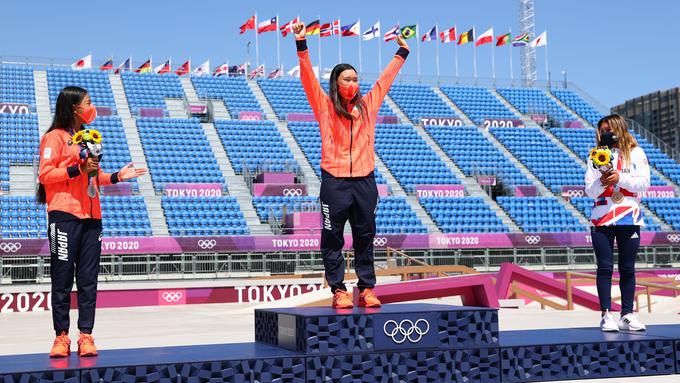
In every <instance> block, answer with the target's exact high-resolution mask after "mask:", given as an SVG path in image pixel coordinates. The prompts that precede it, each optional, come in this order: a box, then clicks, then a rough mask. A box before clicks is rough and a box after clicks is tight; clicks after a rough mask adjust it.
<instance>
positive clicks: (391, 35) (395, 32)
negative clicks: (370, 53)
mask: <svg viewBox="0 0 680 383" xmlns="http://www.w3.org/2000/svg"><path fill="white" fill-rule="evenodd" d="M400 34H401V29H399V24H397V25H395V26H394V27H392V29H390V30H389V31H387V33H385V36H383V40H385V42H387V41H392V40H396V38H397V37H399V35H400Z"/></svg>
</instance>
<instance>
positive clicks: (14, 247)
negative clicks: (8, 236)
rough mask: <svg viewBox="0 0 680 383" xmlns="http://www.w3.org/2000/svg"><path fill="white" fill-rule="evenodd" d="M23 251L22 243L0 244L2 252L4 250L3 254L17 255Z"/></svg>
mask: <svg viewBox="0 0 680 383" xmlns="http://www.w3.org/2000/svg"><path fill="white" fill-rule="evenodd" d="M19 249H21V243H20V242H3V243H0V250H2V252H3V253H16V252H17V251H19Z"/></svg>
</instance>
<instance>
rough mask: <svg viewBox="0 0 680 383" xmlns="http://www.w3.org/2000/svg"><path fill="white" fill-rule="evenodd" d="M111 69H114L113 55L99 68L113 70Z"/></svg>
mask: <svg viewBox="0 0 680 383" xmlns="http://www.w3.org/2000/svg"><path fill="white" fill-rule="evenodd" d="M111 69H113V57H111V58H109V59H108V60H106V62H105V63H103V64H102V65H101V66H100V67H99V70H111Z"/></svg>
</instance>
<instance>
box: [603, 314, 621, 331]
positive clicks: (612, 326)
mask: <svg viewBox="0 0 680 383" xmlns="http://www.w3.org/2000/svg"><path fill="white" fill-rule="evenodd" d="M600 328H601V329H602V331H605V332H615V331H619V326H618V325H617V324H616V321H614V316H613V315H612V313H610V312H609V310H607V311H606V312H605V313H604V315H603V316H602V320H601V321H600Z"/></svg>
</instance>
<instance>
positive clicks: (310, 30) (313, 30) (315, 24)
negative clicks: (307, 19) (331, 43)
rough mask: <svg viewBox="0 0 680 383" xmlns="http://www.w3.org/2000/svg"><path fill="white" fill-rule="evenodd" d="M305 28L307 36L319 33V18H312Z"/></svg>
mask: <svg viewBox="0 0 680 383" xmlns="http://www.w3.org/2000/svg"><path fill="white" fill-rule="evenodd" d="M305 30H306V32H305V34H306V35H307V36H312V35H318V34H319V33H321V25H320V24H319V20H314V21H312V22H311V23H309V24H307V27H306V28H305Z"/></svg>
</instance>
